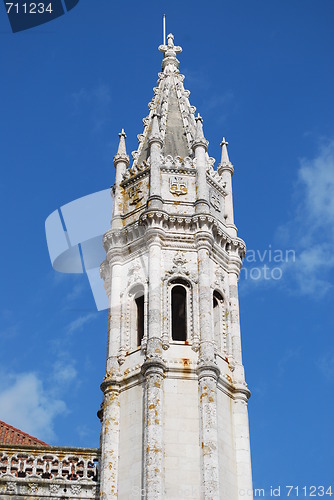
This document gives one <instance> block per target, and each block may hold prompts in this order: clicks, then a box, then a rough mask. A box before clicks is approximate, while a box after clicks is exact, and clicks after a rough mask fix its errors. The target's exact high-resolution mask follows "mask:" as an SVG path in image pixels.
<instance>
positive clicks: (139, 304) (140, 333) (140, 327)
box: [135, 295, 144, 346]
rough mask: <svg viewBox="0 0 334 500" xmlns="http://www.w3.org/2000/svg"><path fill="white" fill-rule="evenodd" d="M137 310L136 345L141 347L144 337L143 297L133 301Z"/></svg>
mask: <svg viewBox="0 0 334 500" xmlns="http://www.w3.org/2000/svg"><path fill="white" fill-rule="evenodd" d="M135 303H136V308H137V345H138V346H140V345H141V341H142V340H143V337H144V295H141V296H140V297H137V298H136V299H135Z"/></svg>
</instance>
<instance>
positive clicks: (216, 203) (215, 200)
mask: <svg viewBox="0 0 334 500" xmlns="http://www.w3.org/2000/svg"><path fill="white" fill-rule="evenodd" d="M210 203H211V205H212V206H213V208H214V209H216V210H217V212H220V211H221V205H220V196H219V195H218V194H217V193H216V192H215V191H213V190H211V191H210Z"/></svg>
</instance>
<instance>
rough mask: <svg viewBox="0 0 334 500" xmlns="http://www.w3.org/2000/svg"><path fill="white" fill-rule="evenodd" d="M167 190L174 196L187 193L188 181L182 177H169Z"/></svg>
mask: <svg viewBox="0 0 334 500" xmlns="http://www.w3.org/2000/svg"><path fill="white" fill-rule="evenodd" d="M169 191H170V192H171V193H172V194H175V195H176V196H183V195H185V194H187V193H188V183H187V181H186V180H185V179H183V177H179V176H173V177H170V179H169Z"/></svg>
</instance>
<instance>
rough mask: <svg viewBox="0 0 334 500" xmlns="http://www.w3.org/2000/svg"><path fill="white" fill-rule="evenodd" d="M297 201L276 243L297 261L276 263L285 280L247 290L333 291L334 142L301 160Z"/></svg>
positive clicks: (263, 282) (320, 294) (318, 293)
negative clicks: (275, 288) (289, 251)
mask: <svg viewBox="0 0 334 500" xmlns="http://www.w3.org/2000/svg"><path fill="white" fill-rule="evenodd" d="M294 198H295V200H296V205H295V211H294V214H293V216H292V217H291V219H290V220H288V221H287V222H286V223H285V224H283V225H282V226H281V227H279V228H278V230H277V232H276V240H277V242H278V244H279V245H280V246H281V247H283V248H289V249H293V250H294V251H295V258H294V259H286V260H285V261H284V262H282V263H281V264H279V265H276V264H275V263H274V265H275V267H279V268H280V269H281V271H282V279H279V280H274V279H271V280H257V281H254V280H249V282H248V283H247V287H248V288H249V287H250V286H252V287H254V285H257V286H260V285H261V286H264V285H271V286H272V285H283V286H284V287H285V288H286V289H288V290H289V291H290V292H292V293H298V294H301V295H310V296H311V295H312V296H313V297H316V298H321V297H323V296H324V295H326V294H327V293H328V292H329V291H330V290H331V289H332V288H333V284H332V282H331V278H332V276H331V273H332V272H333V270H334V254H333V246H334V140H333V141H329V142H327V143H326V144H323V145H322V146H321V148H320V151H319V154H318V155H317V156H316V157H315V158H313V159H305V158H303V159H301V160H300V163H299V169H298V176H297V181H296V187H295V193H294ZM257 265H259V263H258V262H256V263H254V264H252V265H251V267H256V266H257ZM247 287H245V288H246V289H247Z"/></svg>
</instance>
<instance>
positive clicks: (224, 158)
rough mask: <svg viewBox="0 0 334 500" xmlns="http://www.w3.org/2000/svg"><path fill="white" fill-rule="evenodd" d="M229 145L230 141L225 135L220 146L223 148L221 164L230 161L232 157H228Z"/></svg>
mask: <svg viewBox="0 0 334 500" xmlns="http://www.w3.org/2000/svg"><path fill="white" fill-rule="evenodd" d="M227 146H228V142H227V141H226V140H225V137H223V140H222V142H221V143H220V147H221V148H222V157H221V161H220V164H221V165H224V164H227V163H230V159H229V157H228V152H227Z"/></svg>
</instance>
